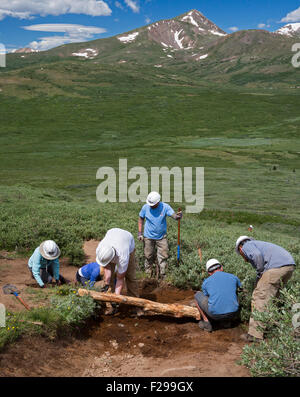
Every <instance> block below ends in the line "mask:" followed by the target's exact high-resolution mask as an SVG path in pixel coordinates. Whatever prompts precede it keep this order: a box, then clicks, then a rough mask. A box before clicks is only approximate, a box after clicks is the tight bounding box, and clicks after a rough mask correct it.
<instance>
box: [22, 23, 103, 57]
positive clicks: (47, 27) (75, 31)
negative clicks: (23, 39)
mask: <svg viewBox="0 0 300 397" xmlns="http://www.w3.org/2000/svg"><path fill="white" fill-rule="evenodd" d="M23 28H24V29H26V30H32V31H36V32H56V33H65V35H63V36H49V37H39V38H38V40H35V41H32V42H31V43H30V44H29V45H28V47H30V48H33V49H34V50H39V51H46V50H49V49H50V48H53V47H58V46H60V45H63V44H68V43H80V42H82V41H87V40H89V39H92V38H93V36H94V35H95V34H100V33H104V32H106V29H103V28H99V27H97V26H84V25H75V24H63V23H62V24H60V23H53V24H41V25H30V26H23Z"/></svg>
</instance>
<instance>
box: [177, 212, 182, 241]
mask: <svg viewBox="0 0 300 397" xmlns="http://www.w3.org/2000/svg"><path fill="white" fill-rule="evenodd" d="M180 211H181V208H178V212H180ZM177 244H178V245H180V219H178V238H177Z"/></svg>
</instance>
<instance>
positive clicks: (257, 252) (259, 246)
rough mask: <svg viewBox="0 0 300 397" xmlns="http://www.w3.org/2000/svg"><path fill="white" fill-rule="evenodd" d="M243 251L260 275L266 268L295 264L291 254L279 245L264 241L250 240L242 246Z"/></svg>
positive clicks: (259, 275)
mask: <svg viewBox="0 0 300 397" xmlns="http://www.w3.org/2000/svg"><path fill="white" fill-rule="evenodd" d="M242 250H243V253H244V255H245V257H246V258H247V260H248V261H249V262H250V263H251V265H252V266H253V267H254V268H255V269H256V272H257V276H258V277H261V275H262V273H264V272H265V271H266V270H269V269H274V268H277V267H282V266H288V265H295V261H294V258H293V257H292V255H291V254H290V253H289V252H288V251H286V250H285V249H284V248H282V247H280V246H279V245H276V244H272V243H267V242H265V241H258V240H250V241H246V243H245V244H244V245H243V247H242Z"/></svg>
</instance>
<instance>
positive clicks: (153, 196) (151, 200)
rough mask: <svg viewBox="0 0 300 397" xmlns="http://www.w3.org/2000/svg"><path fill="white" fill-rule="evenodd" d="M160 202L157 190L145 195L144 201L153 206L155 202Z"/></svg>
mask: <svg viewBox="0 0 300 397" xmlns="http://www.w3.org/2000/svg"><path fill="white" fill-rule="evenodd" d="M159 202H160V194H159V193H157V192H151V193H149V194H148V196H147V200H146V203H147V204H149V205H150V207H153V206H154V205H155V204H157V203H159Z"/></svg>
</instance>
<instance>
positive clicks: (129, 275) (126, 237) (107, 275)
mask: <svg viewBox="0 0 300 397" xmlns="http://www.w3.org/2000/svg"><path fill="white" fill-rule="evenodd" d="M96 261H97V263H98V264H99V265H100V266H102V267H103V268H104V282H105V286H104V288H102V291H103V292H107V291H108V289H109V287H110V286H111V288H112V292H114V293H116V294H117V295H121V293H122V289H123V287H124V280H125V281H126V288H127V295H129V296H135V297H138V296H139V293H138V283H137V279H136V257H135V243H134V238H133V235H132V234H131V233H130V232H128V231H126V230H123V229H119V228H113V229H110V230H108V232H107V233H106V235H105V237H104V238H103V240H101V241H100V243H99V245H98V247H97V249H96ZM114 273H115V280H116V281H115V282H113V279H114Z"/></svg>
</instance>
